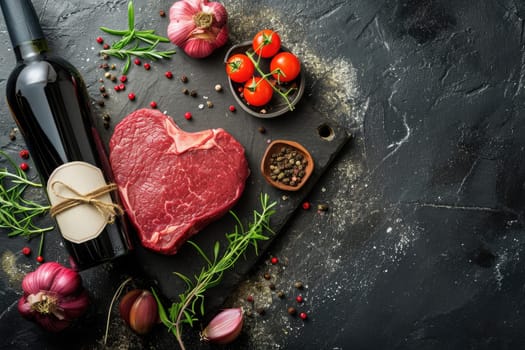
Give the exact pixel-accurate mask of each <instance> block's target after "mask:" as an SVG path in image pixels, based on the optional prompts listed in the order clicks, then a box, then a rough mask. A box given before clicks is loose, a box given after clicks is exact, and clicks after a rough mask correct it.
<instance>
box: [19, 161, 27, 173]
mask: <svg viewBox="0 0 525 350" xmlns="http://www.w3.org/2000/svg"><path fill="white" fill-rule="evenodd" d="M20 169H21V170H22V171H28V170H29V164H27V163H25V162H24V163H20Z"/></svg>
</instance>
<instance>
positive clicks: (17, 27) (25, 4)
mask: <svg viewBox="0 0 525 350" xmlns="http://www.w3.org/2000/svg"><path fill="white" fill-rule="evenodd" d="M0 7H1V8H2V13H3V15H4V19H5V24H6V27H7V31H8V32H9V37H10V38H11V43H12V44H13V47H17V46H19V45H20V44H23V43H25V42H29V41H34V40H37V39H43V38H44V33H43V32H42V27H41V26H40V22H39V21H38V16H37V14H36V11H35V8H34V7H33V4H32V3H31V0H0Z"/></svg>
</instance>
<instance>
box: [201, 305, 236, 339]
mask: <svg viewBox="0 0 525 350" xmlns="http://www.w3.org/2000/svg"><path fill="white" fill-rule="evenodd" d="M243 314H244V313H243V310H242V308H232V309H224V310H222V311H221V312H220V313H219V314H217V315H216V316H215V317H214V318H213V319H212V320H211V321H210V323H208V325H207V326H206V328H205V329H204V330H203V331H202V332H201V340H203V341H207V342H210V343H215V344H229V343H231V342H232V341H234V340H235V339H237V337H238V336H239V334H241V330H242V325H243V323H244V317H243V316H244V315H243Z"/></svg>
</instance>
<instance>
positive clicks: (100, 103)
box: [97, 100, 105, 107]
mask: <svg viewBox="0 0 525 350" xmlns="http://www.w3.org/2000/svg"><path fill="white" fill-rule="evenodd" d="M97 104H98V105H99V106H100V107H104V105H105V103H104V100H98V101H97Z"/></svg>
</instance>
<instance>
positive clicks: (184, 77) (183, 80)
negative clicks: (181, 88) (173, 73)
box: [180, 74, 188, 83]
mask: <svg viewBox="0 0 525 350" xmlns="http://www.w3.org/2000/svg"><path fill="white" fill-rule="evenodd" d="M180 81H182V82H183V83H187V82H188V77H187V76H186V75H185V74H183V75H181V76H180Z"/></svg>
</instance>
